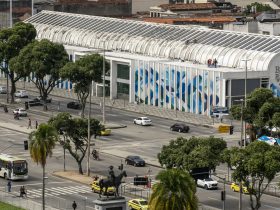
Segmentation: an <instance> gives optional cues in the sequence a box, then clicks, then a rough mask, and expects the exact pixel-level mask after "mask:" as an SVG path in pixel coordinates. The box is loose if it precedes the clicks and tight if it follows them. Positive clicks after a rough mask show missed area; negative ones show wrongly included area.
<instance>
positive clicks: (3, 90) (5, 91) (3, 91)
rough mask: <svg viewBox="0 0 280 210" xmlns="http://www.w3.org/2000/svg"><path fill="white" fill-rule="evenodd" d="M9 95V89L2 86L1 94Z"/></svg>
mask: <svg viewBox="0 0 280 210" xmlns="http://www.w3.org/2000/svg"><path fill="white" fill-rule="evenodd" d="M6 93H7V88H6V87H4V86H0V94H6Z"/></svg>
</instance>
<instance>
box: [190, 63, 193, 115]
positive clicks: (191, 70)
mask: <svg viewBox="0 0 280 210" xmlns="http://www.w3.org/2000/svg"><path fill="white" fill-rule="evenodd" d="M190 82H191V93H190V97H191V98H190V112H191V113H193V112H194V111H193V69H192V68H190Z"/></svg>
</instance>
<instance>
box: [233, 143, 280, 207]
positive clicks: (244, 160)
mask: <svg viewBox="0 0 280 210" xmlns="http://www.w3.org/2000/svg"><path fill="white" fill-rule="evenodd" d="M231 152H232V154H231V165H232V166H235V167H236V169H235V170H234V172H233V174H232V176H233V179H234V180H236V181H238V182H242V183H243V184H244V185H245V186H246V187H247V188H248V191H249V195H250V205H251V209H252V210H257V209H259V208H260V207H261V196H262V195H263V193H264V191H265V190H266V188H267V186H268V185H269V184H270V182H271V181H272V180H273V179H274V178H275V175H276V174H277V173H278V172H280V148H279V147H275V146H270V145H269V144H267V143H265V142H261V141H256V142H253V143H251V144H249V145H248V146H247V147H245V148H244V149H239V148H232V151H231Z"/></svg>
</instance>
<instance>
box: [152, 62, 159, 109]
mask: <svg viewBox="0 0 280 210" xmlns="http://www.w3.org/2000/svg"><path fill="white" fill-rule="evenodd" d="M156 66H158V63H155V62H153V69H154V74H153V82H154V84H153V106H155V105H156V74H157V71H156ZM157 70H158V68H157Z"/></svg>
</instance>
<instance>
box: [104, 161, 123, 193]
mask: <svg viewBox="0 0 280 210" xmlns="http://www.w3.org/2000/svg"><path fill="white" fill-rule="evenodd" d="M113 169H114V167H113V166H110V167H109V171H108V173H109V176H108V178H107V179H100V181H99V187H100V192H99V197H101V194H102V191H103V189H105V191H104V194H105V195H107V197H108V194H107V190H108V188H109V187H114V188H115V197H119V187H120V185H121V183H122V178H123V177H127V174H126V171H121V173H120V174H119V175H118V176H115V172H114V170H113Z"/></svg>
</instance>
